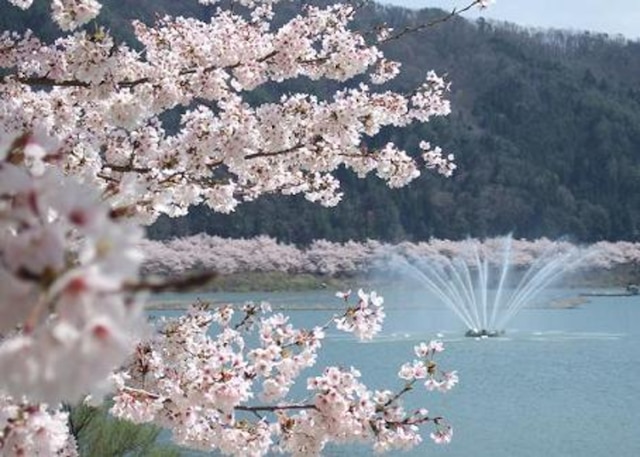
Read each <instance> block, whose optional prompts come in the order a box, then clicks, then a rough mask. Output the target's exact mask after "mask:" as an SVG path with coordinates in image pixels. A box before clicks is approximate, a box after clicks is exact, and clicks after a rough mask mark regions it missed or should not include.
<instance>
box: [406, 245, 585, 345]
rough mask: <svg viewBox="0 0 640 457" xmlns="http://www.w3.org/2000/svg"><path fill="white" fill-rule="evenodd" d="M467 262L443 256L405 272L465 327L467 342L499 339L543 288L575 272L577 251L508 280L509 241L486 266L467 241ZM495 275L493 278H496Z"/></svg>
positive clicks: (550, 254)
mask: <svg viewBox="0 0 640 457" xmlns="http://www.w3.org/2000/svg"><path fill="white" fill-rule="evenodd" d="M466 243H468V249H467V250H466V251H467V252H466V254H467V256H466V258H462V257H456V258H449V257H446V256H442V257H441V258H439V259H438V260H437V261H434V260H422V261H418V262H412V263H409V262H406V265H407V271H408V273H409V274H411V276H413V277H415V278H416V279H417V280H418V281H419V282H420V283H421V284H422V285H424V286H425V287H426V288H427V289H428V290H429V291H431V292H432V293H433V294H434V295H435V296H436V297H437V298H438V299H439V300H440V301H442V302H443V303H444V304H445V305H446V306H447V307H448V308H449V309H451V311H453V312H454V313H455V315H456V316H457V317H458V318H460V320H461V321H462V322H463V323H464V324H465V326H466V327H467V331H466V333H465V336H468V337H476V338H487V337H497V336H500V335H503V334H504V332H505V327H506V325H507V324H508V323H509V321H510V320H511V319H512V318H513V317H514V316H515V315H516V314H517V313H518V312H519V311H520V310H521V309H522V308H524V307H525V306H527V305H528V304H530V303H531V302H532V300H533V299H534V298H535V297H536V296H537V295H538V294H539V293H540V292H541V291H542V290H544V289H545V288H547V287H549V286H550V285H551V284H552V283H553V282H554V281H556V280H557V279H559V278H560V277H561V276H562V275H563V274H564V273H565V272H566V271H567V270H570V269H572V268H574V267H575V266H576V264H577V262H579V261H580V260H581V259H582V258H583V256H582V255H580V254H579V253H578V250H577V249H575V248H573V249H568V250H564V251H560V252H558V251H557V250H548V251H547V252H545V253H543V254H542V255H541V256H539V257H538V258H537V259H536V260H534V261H533V262H532V263H531V265H530V266H529V267H528V269H526V271H524V273H523V272H522V269H520V270H519V271H517V273H519V274H520V277H519V279H517V278H516V280H514V278H512V276H513V274H514V273H516V270H517V268H516V267H515V266H514V261H513V260H514V259H513V253H512V249H511V247H512V237H511V236H507V237H504V238H502V239H501V252H500V253H499V257H498V259H495V260H493V261H490V259H489V254H488V252H487V250H486V249H484V250H481V247H482V243H481V242H479V241H476V240H468V241H467V242H466ZM494 275H496V276H494Z"/></svg>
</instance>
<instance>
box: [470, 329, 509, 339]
mask: <svg viewBox="0 0 640 457" xmlns="http://www.w3.org/2000/svg"><path fill="white" fill-rule="evenodd" d="M502 335H504V330H486V329H482V330H476V329H471V328H470V329H469V330H467V331H466V332H465V334H464V336H466V337H469V338H495V337H498V336H502Z"/></svg>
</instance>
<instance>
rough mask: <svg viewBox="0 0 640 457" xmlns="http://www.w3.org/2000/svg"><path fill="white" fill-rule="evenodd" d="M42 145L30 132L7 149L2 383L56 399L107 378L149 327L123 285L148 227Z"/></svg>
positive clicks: (1, 214) (1, 210) (1, 253)
mask: <svg viewBox="0 0 640 457" xmlns="http://www.w3.org/2000/svg"><path fill="white" fill-rule="evenodd" d="M40 143H43V142H38V141H37V136H35V135H34V134H30V133H27V134H23V135H21V136H17V137H14V138H12V139H11V140H10V141H8V142H7V144H5V146H4V147H3V148H2V149H0V234H1V236H0V288H1V291H2V294H1V295H0V334H1V335H2V340H1V341H0V372H1V373H2V377H1V378H0V390H2V391H4V392H6V393H8V394H10V395H12V396H14V397H15V398H21V397H22V396H23V395H26V396H27V397H28V398H29V400H30V401H43V402H48V403H52V404H56V403H57V402H60V401H74V400H78V399H80V398H81V396H82V395H83V394H86V393H87V392H88V391H90V390H91V389H93V388H94V387H96V385H97V384H99V383H100V382H102V381H104V380H105V379H106V378H107V377H108V376H109V374H110V373H111V371H112V370H113V369H114V368H116V367H117V366H118V365H119V364H120V363H122V361H123V360H124V359H125V357H126V356H127V355H128V352H129V350H130V349H129V348H130V346H131V345H132V344H133V342H134V341H135V339H136V338H137V334H138V333H139V331H138V330H137V329H140V328H142V327H143V326H142V325H141V323H143V322H144V320H143V303H142V301H141V300H140V299H139V297H136V296H135V295H134V294H131V293H127V292H126V290H125V285H126V284H127V283H128V282H134V281H135V280H136V278H137V275H138V268H139V265H140V261H141V259H142V257H141V254H140V251H139V249H138V247H137V244H138V243H139V240H140V237H141V233H140V230H139V229H138V228H136V227H131V226H129V225H128V224H126V223H122V222H121V221H118V220H116V219H115V218H114V216H113V214H112V212H111V209H110V208H109V206H107V205H105V204H103V203H101V202H100V200H99V196H98V195H97V194H96V192H95V191H93V190H92V189H91V188H90V187H87V186H86V185H83V184H81V183H79V182H78V181H77V180H76V179H74V178H72V177H66V176H65V175H63V174H62V173H61V172H60V169H59V168H58V167H56V166H55V165H54V164H52V165H50V164H49V163H48V162H50V161H54V162H55V161H56V160H58V159H57V157H58V156H59V155H60V154H61V153H62V150H61V149H59V148H57V147H55V146H52V147H50V148H48V147H45V146H42V145H41V144H40Z"/></svg>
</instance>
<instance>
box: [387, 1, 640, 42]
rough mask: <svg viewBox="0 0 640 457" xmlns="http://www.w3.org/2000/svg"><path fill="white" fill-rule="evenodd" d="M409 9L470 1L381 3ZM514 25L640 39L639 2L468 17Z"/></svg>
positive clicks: (514, 6) (502, 7)
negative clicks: (501, 21) (600, 33)
mask: <svg viewBox="0 0 640 457" xmlns="http://www.w3.org/2000/svg"><path fill="white" fill-rule="evenodd" d="M380 2H381V3H387V4H394V5H399V6H405V7H409V8H428V7H439V8H443V9H446V10H448V11H449V10H452V9H453V8H454V7H458V8H461V7H463V6H466V5H468V4H469V3H471V0H380ZM479 16H483V17H485V18H491V19H497V20H503V21H509V22H514V23H516V24H519V25H523V26H532V27H544V28H561V29H569V30H590V31H594V32H604V33H608V34H610V35H618V34H622V35H624V36H626V37H627V38H630V39H634V40H637V39H640V0H496V1H495V3H494V4H493V5H492V6H491V7H490V8H488V9H485V10H483V11H479V12H473V13H471V12H467V13H465V17H467V18H469V19H470V18H474V17H479Z"/></svg>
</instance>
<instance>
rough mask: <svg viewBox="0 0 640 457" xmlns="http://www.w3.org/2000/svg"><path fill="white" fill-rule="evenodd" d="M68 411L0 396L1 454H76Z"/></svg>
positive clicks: (70, 455) (69, 455)
mask: <svg viewBox="0 0 640 457" xmlns="http://www.w3.org/2000/svg"><path fill="white" fill-rule="evenodd" d="M68 415H69V414H68V413H67V412H63V411H60V410H57V411H51V410H50V409H48V408H47V406H46V405H43V404H40V405H31V404H28V403H25V402H16V401H14V399H12V398H11V397H8V396H5V395H0V454H1V455H16V456H19V455H25V456H27V455H34V456H36V455H37V456H57V457H76V456H78V452H77V449H76V443H75V439H74V437H73V436H72V435H70V434H69V427H68Z"/></svg>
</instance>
